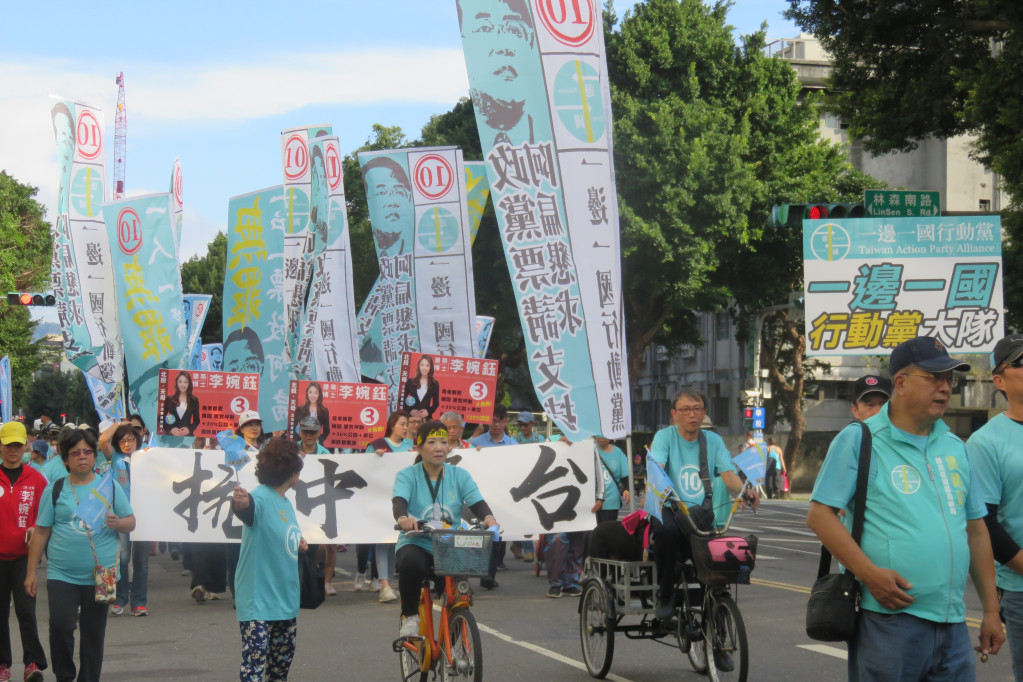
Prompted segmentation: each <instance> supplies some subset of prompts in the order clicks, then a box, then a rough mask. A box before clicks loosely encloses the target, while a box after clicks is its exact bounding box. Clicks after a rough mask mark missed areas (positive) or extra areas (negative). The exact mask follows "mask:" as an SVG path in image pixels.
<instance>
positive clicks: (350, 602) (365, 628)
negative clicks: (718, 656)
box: [11, 501, 1012, 682]
mask: <svg viewBox="0 0 1023 682" xmlns="http://www.w3.org/2000/svg"><path fill="white" fill-rule="evenodd" d="M806 506H807V503H806V502H779V501H765V502H764V504H763V506H762V508H761V512H760V514H759V515H758V516H753V515H752V514H750V513H744V514H742V515H741V516H740V517H739V519H738V520H737V521H736V524H735V528H736V529H737V530H741V531H744V532H745V531H752V532H755V533H756V534H757V535H758V536H759V538H760V544H759V559H758V562H757V568H756V570H755V571H754V573H753V575H754V578H753V584H752V585H750V586H748V587H746V586H744V587H740V588H739V593H738V597H739V605H740V607H741V608H742V612H743V615H744V618H745V621H746V628H747V631H748V633H749V638H750V650H751V662H752V666H751V675H750V680H751V681H753V682H759V681H767V682H773V681H775V680H843V679H845V661H844V656H845V651H844V647H841V646H837V647H835V646H826V645H822V644H817V643H815V642H812V641H811V640H809V639H807V638H806V636H805V634H804V633H803V617H804V608H805V604H806V595H807V593H808V591H809V589H808V587H809V585H810V584H811V583H812V582H813V578H814V577H815V575H816V570H817V557H818V547H819V545H818V543H817V541H816V539H815V538H814V536H813V534H812V533H811V532H810V531H809V530H808V529H807V528H806V527H805V525H804V519H805V517H806ZM338 559H339V569H341V571H343V573H342V574H339V575H338V578H337V580H336V582H335V584H336V586H337V588H338V592H339V593H338V596H337V597H330V598H328V600H327V603H326V604H324V605H323V606H321V607H320V608H319V609H317V610H315V611H303V612H302V615H301V616H300V618H299V636H298V654H297V658H296V661H295V665H294V666H293V667H292V675H291V679H292V680H295V681H298V682H302V681H305V680H333V679H345V680H350V679H359V680H382V681H383V680H389V681H392V682H393V681H394V680H396V679H397V677H398V676H397V672H398V662H397V660H396V656H395V655H394V654H393V653H391V651H390V642H391V640H392V639H393V638H394V636H395V635H396V632H397V628H398V607H397V606H396V605H394V604H380V603H378V602H377V601H376V598H375V595H371V594H368V593H356V592H352V591H351V571H352V570H354V562H355V557H354V552H347V553H344V554H340V555H338ZM509 560H510V561H509V566H510V569H509V570H508V571H505V572H502V573H499V574H498V579H499V581H500V583H501V586H500V588H498V589H497V590H494V591H493V592H485V591H482V590H481V591H478V592H477V595H478V596H477V600H476V606H475V607H474V608H473V611H474V613H475V614H476V617H477V619H478V620H479V622H480V624H481V626H482V628H483V648H484V652H485V678H486V679H488V680H496V681H501V680H531V681H534V682H545V681H547V680H552V681H557V682H561V681H567V680H576V681H581V682H584V681H585V680H587V679H590V678H589V675H588V674H587V673H586V671H585V668H583V666H582V662H581V654H580V648H579V629H578V621H577V618H578V616H577V614H576V605H577V603H578V601H577V599H571V598H563V599H557V600H555V599H547V598H546V597H545V594H546V588H547V582H546V580H545V579H544V578H543V577H542V576H541V577H536V576H535V575H534V570H533V565H532V564H526V563H524V562H514V561H513V560H512V557H510V556H509ZM180 573H181V564H180V562H173V561H171V560H170V558H169V557H168V556H167V555H166V554H164V555H160V556H156V557H153V558H152V560H151V562H150V569H149V575H150V599H149V606H150V610H151V614H152V615H151V616H149V617H147V618H133V617H129V616H121V617H119V618H111V619H110V621H109V624H108V626H107V645H106V657H105V662H104V675H103V679H104V680H109V681H114V682H116V681H119V680H144V679H149V680H152V679H167V680H175V679H190V680H231V679H237V672H236V671H237V665H238V661H239V650H240V637H239V634H238V626H237V623H236V622H235V620H234V611H233V609H232V607H231V601H230V599H225V600H221V601H215V602H207V603H205V604H196V603H194V602H193V601H192V600H191V599H190V598H189V597H188V578H187V577H183V576H181V575H180ZM968 595H969V600H968V603H969V606H970V609H969V612H968V614H967V615H968V617H969V618H970V622H971V623H977V622H978V619H979V618H980V615H981V612H980V609H979V607H978V602H977V600H976V596H975V595H973V594H972V593H971V592H970V591H968ZM46 613H47V611H46V599H45V595H43V596H42V597H41V599H40V603H39V616H40V622H41V630H42V632H41V633H40V634H41V636H42V637H43V639H44V646H48V644H47V638H46ZM11 618H12V620H13V615H12V616H11ZM14 630H15V636H16V632H17V628H16V627H15V628H14ZM972 632H973V633H974V634H976V628H975V627H974V628H973V630H972ZM615 643H616V649H615V657H614V662H613V664H612V666H611V674H610V675H609V677H608V679H611V680H617V681H619V682H661V681H662V680H666V679H672V680H682V681H685V680H694V681H695V680H700V679H706V678H705V677H704V676H701V675H697V674H696V673H694V672H693V671H692V669H691V668H690V666H689V663H688V660H687V659H686V657H685V656H683V655H682V654H680V653H679V651H678V650H677V649H675V648H672V647H668V646H664V645H659V644H657V643H655V642H651V641H627V640H625V638H624V637H622V636H621V635H619V636H618V637H617V639H616V642H615ZM15 651H19V648H18V645H17V643H16V644H15ZM15 658H18V655H16V656H15ZM20 673H21V669H20V666H18V667H16V669H15V674H16V675H20ZM17 679H20V678H17ZM48 679H52V678H50V677H49V676H48ZM978 679H980V680H1011V679H1012V675H1011V668H1010V663H1009V657H1008V651H1006V652H1005V654H1004V655H1000V656H995V657H992V658H991V660H990V661H989V662H988V663H985V664H978Z"/></svg>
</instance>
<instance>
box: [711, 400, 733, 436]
mask: <svg viewBox="0 0 1023 682" xmlns="http://www.w3.org/2000/svg"><path fill="white" fill-rule="evenodd" d="M731 406H732V400H731V398H712V399H711V408H712V409H713V414H712V415H711V417H710V419H711V421H712V422H714V426H716V427H718V428H722V429H724V428H728V425H729V415H730V414H731V412H732V410H731Z"/></svg>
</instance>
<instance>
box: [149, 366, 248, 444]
mask: <svg viewBox="0 0 1023 682" xmlns="http://www.w3.org/2000/svg"><path fill="white" fill-rule="evenodd" d="M159 385H160V389H159V394H158V396H157V400H158V402H157V424H156V433H157V434H159V435H161V436H177V437H180V438H216V437H217V434H218V433H220V432H221V431H226V430H228V429H234V428H235V427H236V426H238V417H239V416H240V415H242V414H244V413H245V412H248V411H249V410H253V409H255V407H256V405H257V404H259V375H258V374H248V373H241V374H235V373H228V372H203V371H201V370H200V371H187V370H183V369H182V370H160V384H159ZM264 428H266V426H265V425H264Z"/></svg>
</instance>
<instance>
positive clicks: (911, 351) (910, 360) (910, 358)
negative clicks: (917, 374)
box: [888, 336, 970, 376]
mask: <svg viewBox="0 0 1023 682" xmlns="http://www.w3.org/2000/svg"><path fill="white" fill-rule="evenodd" d="M910 365H916V366H917V367H919V368H920V369H922V370H924V371H925V372H947V371H948V370H950V369H954V370H956V371H957V372H969V371H970V366H969V365H968V364H967V363H965V362H962V361H961V360H956V359H955V358H952V357H949V355H948V351H947V350H945V346H943V345H942V343H941V341H938V340H937V339H935V338H933V337H930V336H918V337H916V338H914V339H909V340H908V341H903V342H902V343H900V344H899V345H898V346H896V347H895V350H893V351H892V355H891V357H890V358H889V359H888V371H889V372H891V374H892V376H895V375H896V374H897V373H899V372H901V371H902V370H904V369H905V368H906V367H909V366H910Z"/></svg>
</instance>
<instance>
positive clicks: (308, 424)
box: [298, 416, 320, 431]
mask: <svg viewBox="0 0 1023 682" xmlns="http://www.w3.org/2000/svg"><path fill="white" fill-rule="evenodd" d="M298 430H299V431H319V430H320V420H319V419H317V418H316V417H312V416H309V417H306V418H305V419H303V420H302V421H300V422H299V423H298Z"/></svg>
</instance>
